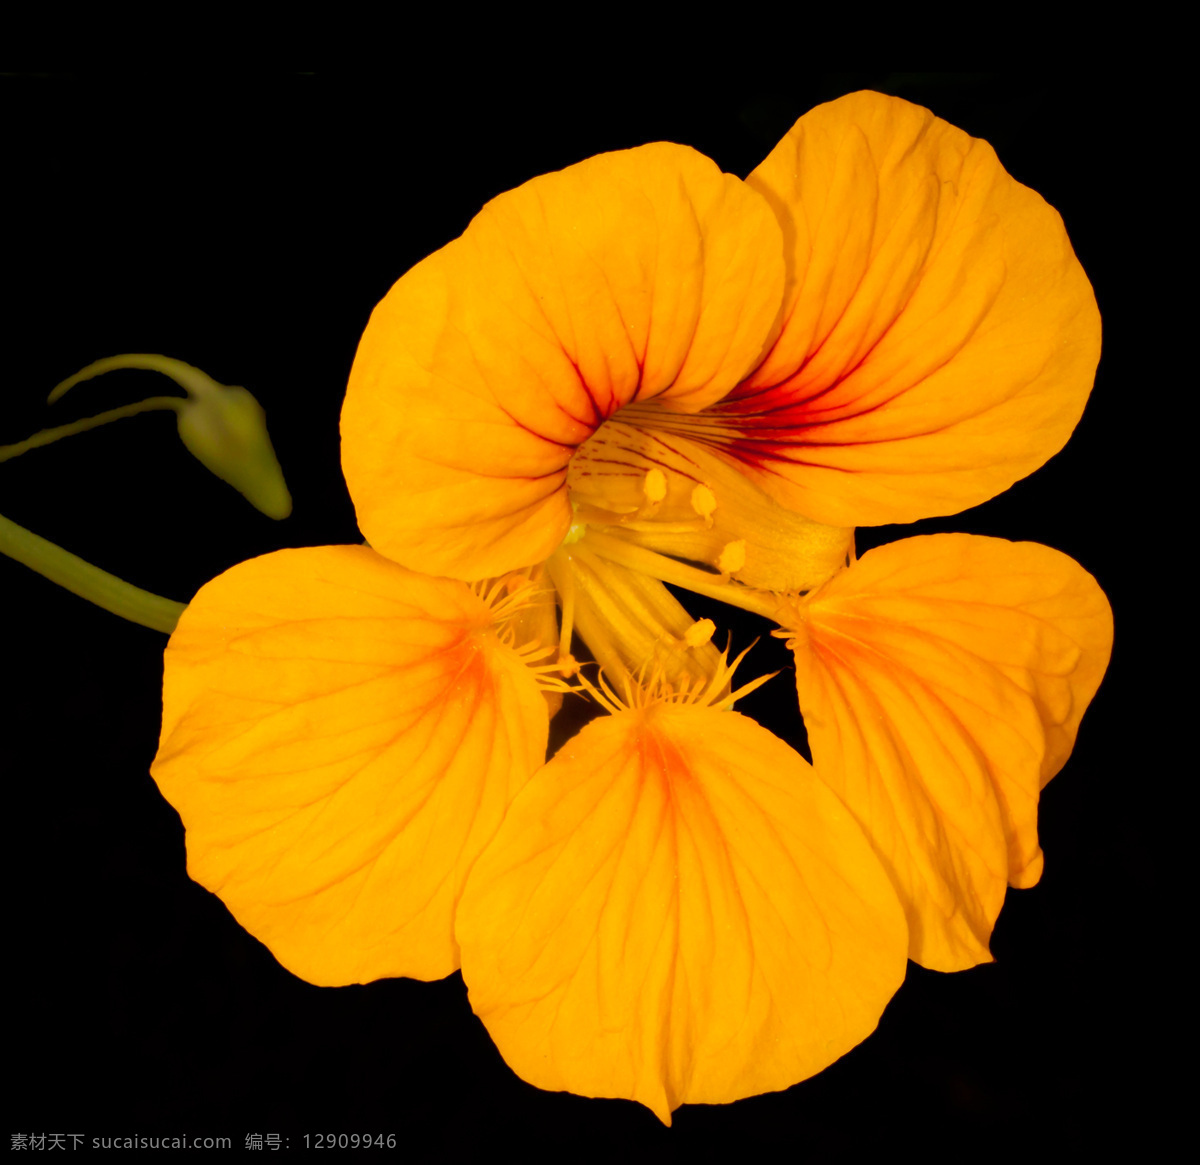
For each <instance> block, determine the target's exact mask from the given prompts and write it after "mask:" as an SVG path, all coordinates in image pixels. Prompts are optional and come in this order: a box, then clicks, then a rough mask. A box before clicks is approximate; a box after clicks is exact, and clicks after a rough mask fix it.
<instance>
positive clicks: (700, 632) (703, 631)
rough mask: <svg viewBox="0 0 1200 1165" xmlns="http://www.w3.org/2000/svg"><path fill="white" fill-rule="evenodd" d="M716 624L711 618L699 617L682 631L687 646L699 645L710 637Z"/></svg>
mask: <svg viewBox="0 0 1200 1165" xmlns="http://www.w3.org/2000/svg"><path fill="white" fill-rule="evenodd" d="M716 629H717V625H716V624H715V623H714V622H713V621H712V620H711V619H699V620H697V621H696V622H695V623H693V624H692V625H691V626H690V627H689V628H688V629H687V630H686V631H685V632H684V633H683V641H684V643H686V644H687V645H688V647H701V646H703V645H704V644H705V643H707V642H708V641H709V640H710V639H711V638H712V637H713V632H715V631H716Z"/></svg>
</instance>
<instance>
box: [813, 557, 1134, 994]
mask: <svg viewBox="0 0 1200 1165" xmlns="http://www.w3.org/2000/svg"><path fill="white" fill-rule="evenodd" d="M797 614H798V630H797V631H796V633H795V637H794V639H793V640H792V646H793V647H794V649H795V652H796V685H797V690H798V692H799V696H800V707H801V710H802V712H803V714H804V720H805V725H806V726H807V729H808V735H809V743H810V745H811V747H812V751H813V761H814V764H815V766H816V770H817V773H818V774H819V775H820V776H821V777H822V778H823V779H824V780H825V781H826V782H827V783H828V784H829V785H830V787H831V788H833V789H834V790H835V791H836V792H837V793H838V794H839V796H841V797H842V798H843V799H844V800H845V802H846V804H847V805H848V806H849V807H850V808H851V809H852V810H853V811H854V813H855V814H856V815H857V816H858V819H859V820H860V821H861V822H862V824H863V826H864V827H865V828H866V830H867V832H868V834H869V835H870V836H871V838H872V839H873V841H874V843H875V846H876V849H877V851H878V852H879V854H880V856H881V858H882V859H883V861H884V862H885V864H886V865H887V866H888V869H889V871H890V872H891V874H892V877H893V879H894V881H895V883H896V886H897V888H898V889H899V890H900V894H901V897H902V898H903V899H904V902H905V905H906V909H907V911H908V920H909V928H910V933H911V936H912V949H911V957H912V958H913V959H914V960H916V961H917V962H919V963H921V964H923V965H924V966H927V967H931V968H934V969H936V970H943V971H952V970H958V969H961V968H963V967H969V966H973V965H974V964H976V963H979V962H985V961H988V960H990V958H991V955H990V953H989V951H988V940H989V938H990V935H991V931H992V926H993V925H994V923H995V920H996V916H997V915H998V914H999V912H1000V907H1001V906H1002V905H1003V902H1004V894H1005V886H1006V884H1011V885H1013V886H1031V885H1033V884H1034V883H1035V882H1036V881H1037V880H1038V878H1039V876H1040V874H1041V869H1042V854H1041V850H1040V848H1039V846H1038V838H1037V802H1038V793H1039V790H1040V789H1041V787H1042V786H1043V785H1044V784H1045V783H1046V781H1048V780H1049V779H1050V778H1051V777H1052V776H1053V775H1054V774H1055V773H1056V772H1057V771H1058V770H1059V769H1060V768H1061V767H1062V765H1063V763H1064V762H1065V761H1066V759H1067V757H1068V756H1069V755H1070V752H1071V748H1072V746H1073V744H1074V740H1075V734H1076V731H1077V730H1078V727H1079V721H1080V718H1081V717H1082V716H1083V713H1084V710H1085V709H1086V708H1087V706H1088V703H1089V702H1090V701H1091V698H1092V696H1093V695H1094V694H1095V692H1096V688H1097V687H1098V686H1099V683H1100V680H1101V678H1102V677H1103V675H1104V669H1105V667H1106V666H1107V663H1108V657H1109V652H1110V649H1111V645H1112V614H1111V611H1110V609H1109V606H1108V601H1107V599H1105V597H1104V593H1103V592H1102V591H1101V590H1100V588H1099V586H1097V584H1096V581H1095V579H1093V578H1092V576H1091V575H1089V574H1088V573H1087V572H1086V571H1084V570H1083V569H1082V568H1081V567H1080V566H1079V565H1078V564H1077V563H1075V562H1074V561H1072V560H1071V559H1070V558H1068V557H1067V556H1066V555H1064V554H1060V553H1058V551H1056V550H1051V549H1050V548H1048V547H1046V546H1039V545H1037V544H1036V543H1031V542H1021V543H1011V542H1005V541H1003V540H1001V539H997V538H977V537H972V536H970V535H966V534H941V535H935V536H933V537H924V538H908V539H905V540H903V541H900V542H895V543H892V544H891V545H888V546H883V547H880V548H879V549H877V550H872V551H871V552H870V553H868V554H866V555H864V556H863V557H862V559H860V560H859V561H858V562H856V563H855V564H854V565H853V566H852V567H851V568H850V569H849V570H847V571H845V572H844V573H842V574H841V575H838V576H837V577H836V578H835V579H833V581H832V582H830V583H829V584H828V585H827V586H826V587H824V588H823V589H822V590H821V591H820V592H819V593H818V594H817V595H816V597H815V598H814V599H813V601H812V602H811V603H809V604H807V605H806V606H804V607H802V608H800V609H799V610H798V612H797Z"/></svg>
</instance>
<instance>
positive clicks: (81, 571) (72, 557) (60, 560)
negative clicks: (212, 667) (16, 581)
mask: <svg viewBox="0 0 1200 1165" xmlns="http://www.w3.org/2000/svg"><path fill="white" fill-rule="evenodd" d="M0 554H6V555H8V557H9V558H15V559H16V560H17V561H18V562H20V563H23V564H24V565H25V566H27V567H29V569H30V570H36V571H37V572H38V574H41V575H45V577H46V578H48V579H49V580H50V581H51V582H55V583H58V585H59V586H60V587H65V588H66V589H67V590H69V591H71V592H72V593H73V594H76V595H78V596H79V597H80V598H82V599H87V600H88V601H89V602H92V603H95V604H96V606H98V607H103V608H104V609H105V610H106V611H111V612H112V613H113V614H114V615H120V616H121V618H122V619H128V620H129V621H130V622H131V623H140V624H141V625H142V626H143V627H151V628H153V629H154V630H155V631H165V632H166V633H167V634H168V635H169V634H170V633H171V632H172V631H174V630H175V624H176V623H178V622H179V616H180V615H182V614H183V609H184V606H185V604H184V603H177V602H175V601H174V600H173V599H164V598H163V597H162V595H156V594H153V593H152V592H150V591H144V590H142V588H141V587H135V586H133V585H132V584H131V583H127V582H125V580H124V579H119V578H117V576H116V575H115V574H109V573H108V571H106V570H101V569H100V568H99V567H98V566H93V565H92V564H91V563H90V562H85V561H84V560H83V559H82V558H80V557H79V556H78V555H76V554H71V553H70V551H67V550H64V549H63V548H62V547H61V546H55V544H54V543H53V542H48V541H46V539H45V538H40V537H38V535H37V534H34V533H33V532H32V531H30V530H26V529H25V527H24V526H18V525H17V524H16V522H10V521H9V520H8V519H7V518H6V517H4V515H3V514H0Z"/></svg>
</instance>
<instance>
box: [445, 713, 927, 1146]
mask: <svg viewBox="0 0 1200 1165" xmlns="http://www.w3.org/2000/svg"><path fill="white" fill-rule="evenodd" d="M458 936H459V941H460V942H461V943H462V951H463V977H464V979H465V980H466V982H467V985H468V987H469V989H470V998H471V1004H472V1006H473V1007H474V1008H475V1011H476V1012H477V1013H478V1014H479V1016H480V1017H481V1018H482V1019H483V1022H484V1023H485V1024H486V1026H487V1028H488V1031H489V1032H490V1033H491V1035H492V1037H493V1039H495V1041H496V1043H497V1045H498V1046H499V1048H500V1051H501V1053H502V1054H503V1056H504V1058H505V1059H506V1060H507V1061H508V1063H509V1065H510V1066H511V1067H512V1068H513V1069H514V1070H515V1071H516V1072H517V1073H518V1074H520V1075H521V1076H523V1077H524V1078H525V1079H526V1080H529V1081H531V1082H532V1083H534V1084H536V1085H538V1086H539V1087H541V1088H549V1089H567V1090H570V1091H572V1092H578V1093H583V1094H584V1095H589V1096H610V1097H627V1098H630V1099H633V1100H638V1101H640V1102H641V1103H642V1104H645V1105H647V1106H648V1107H650V1108H651V1109H653V1110H654V1112H655V1113H657V1114H658V1116H659V1117H660V1118H661V1119H663V1120H664V1121H668V1122H669V1120H670V1112H671V1110H672V1109H674V1108H675V1107H677V1106H678V1105H680V1104H683V1103H686V1102H689V1101H690V1102H699V1103H720V1102H724V1101H730V1100H735V1099H737V1098H739V1097H742V1096H749V1095H752V1094H755V1093H759V1092H767V1091H772V1090H775V1089H780V1088H785V1087H787V1086H788V1085H790V1084H793V1083H795V1082H796V1081H798V1080H802V1079H804V1078H805V1077H807V1076H810V1075H812V1074H813V1073H815V1072H818V1071H820V1070H821V1069H822V1068H824V1067H825V1066H826V1065H828V1064H830V1063H832V1062H833V1061H834V1060H836V1059H837V1058H838V1057H839V1056H841V1055H842V1054H844V1053H845V1052H847V1051H849V1049H850V1048H852V1047H854V1046H855V1044H857V1043H859V1042H860V1041H861V1040H862V1039H864V1038H865V1037H866V1036H867V1035H868V1034H870V1032H871V1031H872V1030H873V1029H874V1027H875V1025H876V1023H877V1022H878V1019H879V1016H880V1014H881V1013H882V1011H883V1008H884V1006H885V1005H886V1003H887V1001H888V999H889V998H890V997H891V995H892V993H893V992H894V991H895V990H896V988H897V987H898V986H899V985H900V982H901V980H902V979H903V976H904V969H905V950H906V947H907V938H906V933H905V925H904V919H903V913H902V911H901V909H900V906H899V903H898V901H897V899H896V896H895V891H894V890H893V889H892V887H891V885H890V884H889V882H888V879H887V876H886V875H885V874H884V872H883V870H882V868H881V866H880V864H879V862H878V859H877V858H876V857H875V856H874V855H873V854H872V852H871V849H870V846H869V844H868V843H867V842H866V840H865V839H864V837H863V835H862V833H861V831H860V830H859V828H858V826H857V824H856V823H855V821H854V820H853V818H852V816H851V815H850V814H849V813H848V812H847V810H846V809H845V808H844V807H843V806H842V804H841V803H840V802H839V801H838V800H837V798H836V797H835V796H833V794H832V793H830V791H829V790H828V789H827V788H825V787H824V786H823V785H822V784H821V783H820V782H819V781H818V780H816V779H815V778H814V776H813V773H812V770H811V769H810V768H809V766H808V764H807V763H806V762H805V761H804V760H803V759H802V758H801V757H800V756H799V755H798V754H797V753H795V752H794V751H793V750H792V749H790V748H789V747H788V746H787V745H785V744H784V743H783V742H782V741H781V740H779V739H778V738H776V737H775V736H773V735H772V734H771V733H769V732H768V731H767V730H766V729H764V728H761V727H759V725H757V724H756V723H755V722H754V721H752V720H749V719H747V718H745V717H743V716H741V715H739V714H737V713H735V712H719V711H715V710H713V709H711V708H704V707H698V706H694V705H679V704H658V705H654V706H652V707H650V708H649V709H641V710H636V711H628V712H621V713H619V714H617V715H611V716H604V717H601V718H600V719H599V720H595V721H593V722H592V723H590V724H589V725H587V727H585V728H584V729H583V731H582V732H581V733H580V734H579V735H578V736H577V737H575V738H574V740H572V741H570V742H568V743H567V744H566V745H564V746H563V748H562V749H560V750H559V752H558V753H557V755H556V756H555V757H554V759H553V760H552V761H550V763H549V764H547V765H546V767H545V768H544V769H542V771H541V772H540V773H538V774H537V775H536V776H535V777H534V778H533V780H532V781H530V783H529V784H528V785H527V786H526V787H525V789H524V790H523V791H522V793H521V795H520V796H519V797H518V798H517V799H516V801H515V802H514V803H513V806H512V809H511V810H510V812H509V816H508V817H507V818H506V820H505V822H504V825H503V826H502V827H501V829H500V831H499V833H498V834H497V835H496V839H495V841H493V842H492V844H491V845H490V846H488V848H487V849H486V850H485V851H484V853H483V855H482V856H481V858H480V860H479V862H478V864H477V866H476V868H475V870H474V871H473V872H472V875H471V877H470V879H469V880H468V883H467V888H466V891H465V893H464V895H463V898H462V901H461V904H460V908H459V914H458Z"/></svg>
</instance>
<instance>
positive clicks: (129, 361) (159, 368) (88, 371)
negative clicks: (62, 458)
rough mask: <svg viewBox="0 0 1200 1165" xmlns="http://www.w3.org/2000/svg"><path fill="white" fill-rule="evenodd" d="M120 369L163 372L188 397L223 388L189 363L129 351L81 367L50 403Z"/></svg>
mask: <svg viewBox="0 0 1200 1165" xmlns="http://www.w3.org/2000/svg"><path fill="white" fill-rule="evenodd" d="M118 368H148V369H150V370H151V371H153V372H161V373H162V374H163V375H164V376H169V377H170V378H171V379H172V380H173V381H175V383H176V384H178V385H179V387H180V388H182V389H185V390H186V391H187V394H188V396H202V395H204V394H205V393H209V392H214V391H217V390H219V389H220V387H221V386H220V385H219V384H217V382H216V381H215V380H213V378H212V377H211V376H209V375H208V373H207V372H201V371H200V369H199V368H197V367H196V366H195V365H193V364H185V363H184V362H183V361H182V360H176V359H175V358H174V357H173V356H159V355H158V354H156V353H154V352H126V353H124V354H123V355H121V356H106V357H105V358H104V359H103V360H95V361H93V362H92V363H91V364H89V365H88V366H87V367H86V368H81V369H80V370H79V371H78V372H76V373H75V375H74V376H68V377H67V379H66V380H62V381H59V383H58V384H56V385H55V386H54V388H53V389H52V390H51V391H50V395H49V396H48V397H47V398H46V403H47V404H53V403H54V402H55V401H56V400H59V399H61V398H62V396H63V394H64V393H66V392H67V391H68V390H70V389H71V388H74V386H75V385H77V384H80V383H81V382H82V381H85V380H91V379H92V378H93V377H96V376H102V375H104V373H106V372H113V371H115V370H116V369H118Z"/></svg>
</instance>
